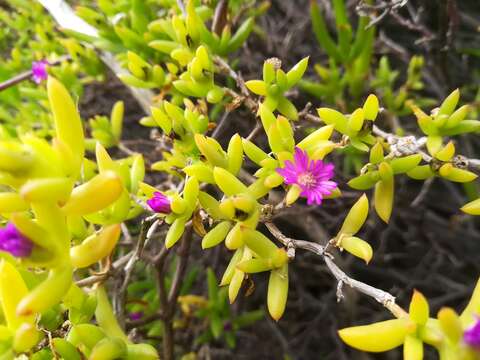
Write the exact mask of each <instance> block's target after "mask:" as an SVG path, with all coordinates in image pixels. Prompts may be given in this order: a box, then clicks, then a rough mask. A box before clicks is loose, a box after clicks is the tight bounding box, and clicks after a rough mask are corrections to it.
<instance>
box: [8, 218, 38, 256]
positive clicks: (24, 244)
mask: <svg viewBox="0 0 480 360" xmlns="http://www.w3.org/2000/svg"><path fill="white" fill-rule="evenodd" d="M32 250H33V243H32V242H31V240H30V239H28V238H27V237H25V236H24V235H22V234H21V233H20V231H18V229H17V228H16V227H15V225H13V224H12V223H8V224H7V226H5V227H4V228H3V229H0V251H5V252H8V253H10V254H12V255H13V256H15V257H20V258H22V257H28V256H30V254H31V253H32Z"/></svg>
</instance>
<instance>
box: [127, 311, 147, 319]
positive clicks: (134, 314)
mask: <svg viewBox="0 0 480 360" xmlns="http://www.w3.org/2000/svg"><path fill="white" fill-rule="evenodd" d="M128 317H129V318H130V320H132V321H137V320H140V319H141V318H142V317H143V311H137V312H132V313H130V314H129V315H128Z"/></svg>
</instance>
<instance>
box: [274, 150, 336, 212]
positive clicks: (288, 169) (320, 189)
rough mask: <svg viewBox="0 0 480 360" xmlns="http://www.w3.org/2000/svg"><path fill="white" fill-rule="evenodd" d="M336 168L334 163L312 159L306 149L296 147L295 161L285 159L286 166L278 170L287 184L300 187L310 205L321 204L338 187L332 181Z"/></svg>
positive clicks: (302, 194)
mask: <svg viewBox="0 0 480 360" xmlns="http://www.w3.org/2000/svg"><path fill="white" fill-rule="evenodd" d="M334 168H335V166H334V165H333V164H330V163H324V162H323V161H322V160H311V159H310V158H309V157H308V154H307V152H306V151H303V150H302V149H300V148H298V147H296V148H295V155H294V157H293V162H291V161H285V167H283V168H278V169H277V172H278V173H279V174H280V175H282V176H283V178H284V179H285V183H286V184H288V185H297V186H299V187H300V189H301V190H302V192H301V193H300V195H301V196H303V197H305V198H307V204H308V205H311V204H317V205H320V204H321V203H322V199H323V197H324V196H327V195H330V194H331V193H332V192H333V190H334V189H335V188H336V187H337V183H336V182H334V181H330V179H331V178H332V177H333V174H334V172H333V169H334Z"/></svg>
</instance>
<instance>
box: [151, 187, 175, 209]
mask: <svg viewBox="0 0 480 360" xmlns="http://www.w3.org/2000/svg"><path fill="white" fill-rule="evenodd" d="M147 205H148V206H149V207H150V209H152V211H155V212H156V213H162V214H170V212H171V211H172V209H171V208H170V200H169V199H168V197H166V196H165V195H163V194H162V193H161V192H158V191H156V192H154V193H153V196H152V197H151V198H150V199H148V200H147Z"/></svg>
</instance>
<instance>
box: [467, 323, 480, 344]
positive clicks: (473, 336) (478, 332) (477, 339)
mask: <svg viewBox="0 0 480 360" xmlns="http://www.w3.org/2000/svg"><path fill="white" fill-rule="evenodd" d="M463 341H465V343H466V344H468V345H470V346H472V347H477V348H480V319H478V318H477V320H476V321H475V323H474V324H473V325H472V326H470V327H469V328H468V329H467V330H465V332H464V333H463Z"/></svg>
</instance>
